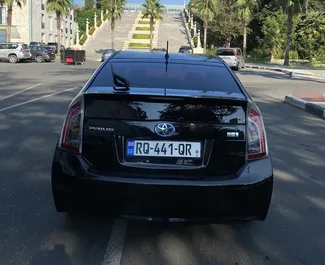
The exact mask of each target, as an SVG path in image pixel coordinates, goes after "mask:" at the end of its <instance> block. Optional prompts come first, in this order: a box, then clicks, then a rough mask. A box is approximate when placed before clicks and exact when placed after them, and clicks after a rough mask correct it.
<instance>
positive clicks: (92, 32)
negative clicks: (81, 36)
mask: <svg viewBox="0 0 325 265" xmlns="http://www.w3.org/2000/svg"><path fill="white" fill-rule="evenodd" d="M94 32H95V27H91V28H90V30H89V35H93V34H94Z"/></svg>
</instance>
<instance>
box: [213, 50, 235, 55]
mask: <svg viewBox="0 0 325 265" xmlns="http://www.w3.org/2000/svg"><path fill="white" fill-rule="evenodd" d="M217 55H230V56H234V55H235V50H234V49H220V50H217Z"/></svg>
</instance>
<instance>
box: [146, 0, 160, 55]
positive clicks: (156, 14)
mask: <svg viewBox="0 0 325 265" xmlns="http://www.w3.org/2000/svg"><path fill="white" fill-rule="evenodd" d="M142 7H143V10H142V15H143V16H142V18H149V19H150V52H151V51H152V39H153V34H152V33H153V30H154V23H155V21H157V20H162V19H163V14H164V12H165V6H163V5H162V4H160V1H159V0H145V3H144V4H143V5H142Z"/></svg>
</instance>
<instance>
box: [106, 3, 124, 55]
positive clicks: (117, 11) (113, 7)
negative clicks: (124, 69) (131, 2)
mask: <svg viewBox="0 0 325 265" xmlns="http://www.w3.org/2000/svg"><path fill="white" fill-rule="evenodd" d="M125 3H126V0H106V1H102V5H103V8H104V9H106V11H107V16H108V19H109V20H110V21H111V30H112V35H111V36H112V49H114V40H115V37H114V30H115V24H116V20H118V19H121V17H122V13H123V10H124V5H125Z"/></svg>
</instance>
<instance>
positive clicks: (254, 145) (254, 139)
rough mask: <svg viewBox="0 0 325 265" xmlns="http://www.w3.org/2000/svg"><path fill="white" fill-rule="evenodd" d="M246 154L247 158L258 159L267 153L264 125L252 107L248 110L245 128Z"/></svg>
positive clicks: (258, 113) (259, 115) (257, 112)
mask: <svg viewBox="0 0 325 265" xmlns="http://www.w3.org/2000/svg"><path fill="white" fill-rule="evenodd" d="M247 143H248V144H247V148H248V149H247V154H248V159H249V160H254V159H259V158H263V157H266V156H267V155H268V147H267V140H266V133H265V127H264V123H263V119H262V116H261V114H260V112H259V111H258V110H257V109H254V107H252V108H251V109H250V111H249V117H248V129H247Z"/></svg>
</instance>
